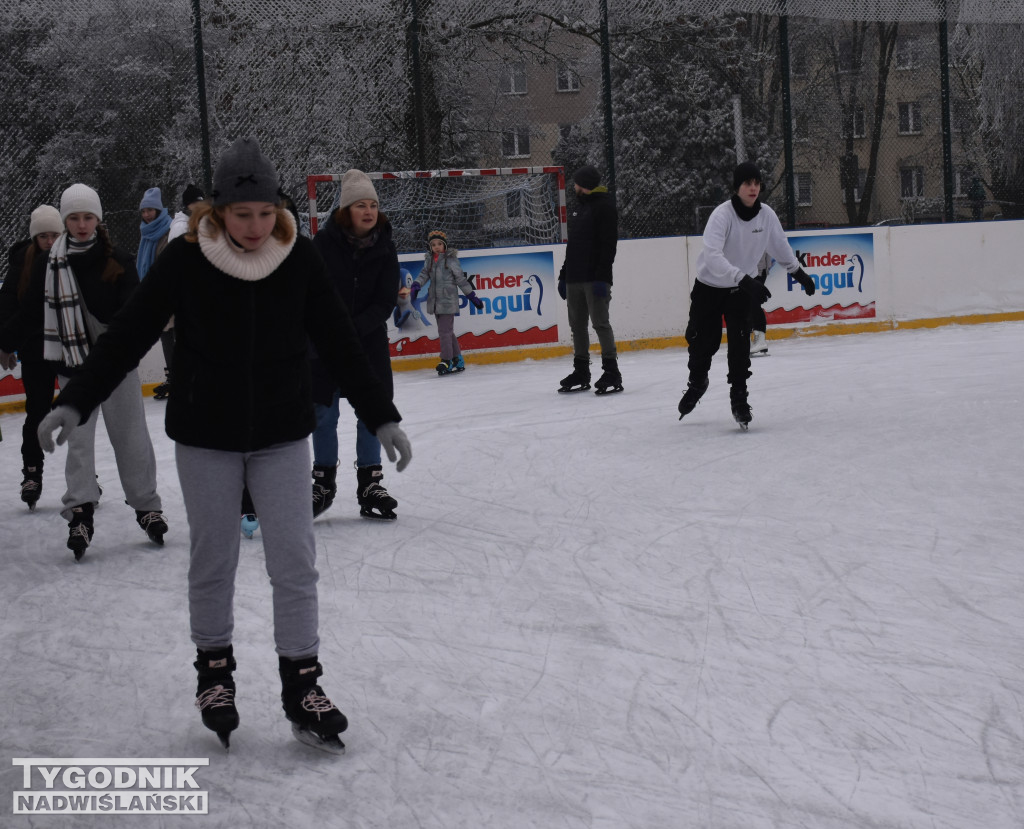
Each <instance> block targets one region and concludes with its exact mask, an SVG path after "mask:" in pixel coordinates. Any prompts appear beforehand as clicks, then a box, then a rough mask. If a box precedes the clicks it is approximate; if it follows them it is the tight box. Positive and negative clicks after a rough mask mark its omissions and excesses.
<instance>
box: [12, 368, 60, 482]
mask: <svg viewBox="0 0 1024 829" xmlns="http://www.w3.org/2000/svg"><path fill="white" fill-rule="evenodd" d="M58 366H59V364H58V363H51V362H48V361H47V360H28V361H24V360H23V361H22V363H21V382H22V385H24V386H25V425H24V426H22V427H21V458H22V462H23V463H24V465H25V466H37V467H40V468H42V466H43V450H42V449H41V448H40V447H39V435H38V434H36V430H37V429H38V428H39V424H40V423H41V422H42V420H43V418H44V417H46V413H47V412H49V411H50V407H51V406H52V405H53V394H54V385H55V383H56V382H57V368H58Z"/></svg>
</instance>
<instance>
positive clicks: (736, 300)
mask: <svg viewBox="0 0 1024 829" xmlns="http://www.w3.org/2000/svg"><path fill="white" fill-rule="evenodd" d="M722 317H725V332H726V336H727V337H728V338H729V346H728V348H729V350H728V357H729V374H728V380H729V383H730V384H731V385H732V386H733V387H734V388H736V389H741V388H742V389H745V388H746V387H747V378H748V377H749V376H750V297H748V296H747V294H746V293H745V292H744V291H742V290H740V289H739V288H713V287H711V286H710V285H705V284H704V283H703V282H701V281H700V280H698V281H697V282H695V283H694V285H693V291H691V292H690V321H689V323H688V324H687V326H686V342H687V352H688V353H689V359H688V361H687V367H688V368H689V370H690V379H691V380H693V379H698V380H700V379H703V378H705V377H707V376H708V372H709V371H710V370H711V358H712V357H714V356H715V354H716V353H717V352H718V349H719V346H721V345H722Z"/></svg>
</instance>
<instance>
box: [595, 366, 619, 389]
mask: <svg viewBox="0 0 1024 829" xmlns="http://www.w3.org/2000/svg"><path fill="white" fill-rule="evenodd" d="M617 391H622V375H621V374H619V363H618V361H617V360H616V359H615V358H614V357H605V358H603V359H602V360H601V376H600V377H598V378H597V382H596V383H594V394H614V393H615V392H617Z"/></svg>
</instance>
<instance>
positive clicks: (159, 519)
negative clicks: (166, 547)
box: [135, 509, 167, 545]
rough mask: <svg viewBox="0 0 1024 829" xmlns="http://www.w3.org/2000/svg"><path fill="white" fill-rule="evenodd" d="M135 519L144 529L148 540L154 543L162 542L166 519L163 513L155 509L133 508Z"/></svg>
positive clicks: (165, 529) (165, 530)
mask: <svg viewBox="0 0 1024 829" xmlns="http://www.w3.org/2000/svg"><path fill="white" fill-rule="evenodd" d="M135 520H136V522H137V523H138V525H139V526H140V527H142V529H144V530H145V531H146V535H148V536H149V540H150V541H152V542H153V543H154V544H160V545H162V544H163V543H164V534H165V533H166V532H167V521H166V520H165V519H164V514H163V513H162V512H161V511H160V510H158V509H156V510H149V511H146V510H141V509H137V510H135Z"/></svg>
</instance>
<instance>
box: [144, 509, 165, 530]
mask: <svg viewBox="0 0 1024 829" xmlns="http://www.w3.org/2000/svg"><path fill="white" fill-rule="evenodd" d="M163 520H164V516H163V513H159V512H147V513H146V514H145V515H143V516H142V517H141V518H139V525H140V526H141V527H142V529H144V530H148V529H149V525H150V524H152V523H153V522H154V521H160V522H163Z"/></svg>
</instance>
